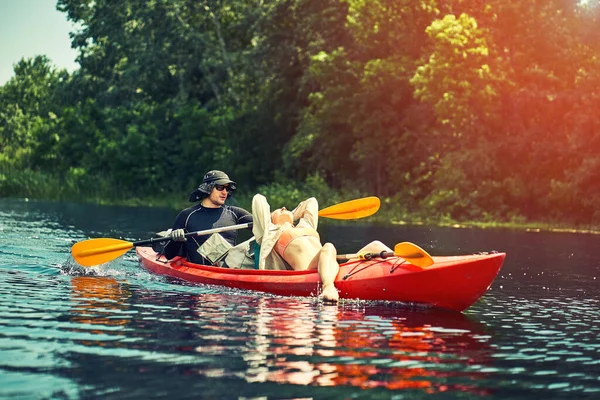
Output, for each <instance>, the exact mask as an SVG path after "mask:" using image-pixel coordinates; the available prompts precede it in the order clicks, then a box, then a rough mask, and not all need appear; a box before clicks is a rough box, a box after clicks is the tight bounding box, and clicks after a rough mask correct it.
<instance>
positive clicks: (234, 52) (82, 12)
mask: <svg viewBox="0 0 600 400" xmlns="http://www.w3.org/2000/svg"><path fill="white" fill-rule="evenodd" d="M57 8H58V10H60V11H61V12H64V13H65V15H66V16H67V17H68V19H69V20H70V21H72V22H73V23H75V26H77V29H76V30H75V31H73V32H72V33H71V41H72V46H73V47H74V48H75V49H77V50H78V54H79V56H78V63H79V65H80V68H79V69H78V70H77V71H75V72H73V73H72V74H69V73H67V72H66V71H64V70H59V69H56V68H55V67H54V66H53V64H52V62H51V60H49V59H48V58H47V57H45V56H43V55H40V56H37V57H34V58H31V59H23V60H21V61H20V62H18V63H17V64H16V65H15V68H14V72H15V74H14V77H12V79H11V80H10V81H9V82H7V83H6V84H5V85H3V86H1V87H0V195H12V194H22V192H23V191H25V192H31V193H33V194H35V190H36V187H39V186H40V184H41V183H40V182H39V180H40V178H39V177H40V176H43V177H52V179H55V182H57V185H59V186H62V187H72V188H75V189H77V190H79V191H80V192H82V193H84V192H85V191H86V190H87V191H90V190H92V189H93V190H92V191H93V193H99V194H100V196H103V195H104V196H121V197H126V196H130V197H145V196H160V195H162V194H166V193H182V192H183V193H187V192H188V191H190V190H191V189H193V188H194V187H195V186H197V185H198V183H199V181H200V179H201V176H202V174H203V173H204V172H205V171H207V170H210V169H222V170H224V171H227V172H228V173H229V174H230V175H231V176H232V177H234V179H235V180H237V181H238V182H239V186H240V188H241V189H243V190H245V191H248V192H252V191H253V190H256V189H257V188H260V187H264V185H273V184H280V183H283V184H287V185H289V187H292V186H293V184H294V183H304V182H315V181H318V182H321V183H322V185H323V186H324V187H326V188H327V189H331V190H332V191H333V192H339V191H344V190H349V191H356V192H360V193H364V194H370V195H377V196H380V197H382V198H384V199H386V202H385V204H387V206H388V207H390V208H391V209H392V210H394V209H396V210H397V212H398V213H401V212H416V213H423V214H427V215H430V216H431V215H433V216H437V217H438V218H452V219H454V220H459V221H460V220H473V219H478V220H494V221H510V220H515V219H525V220H536V221H551V222H559V223H565V224H574V225H598V224H600V113H598V110H599V109H600V40H599V34H598V31H597V29H595V27H596V26H597V23H598V16H599V15H600V11H599V10H600V7H599V5H598V0H593V1H581V0H544V1H529V2H507V1H504V0H489V1H485V2H484V1H479V0H454V1H441V0H417V1H415V0H155V1H151V2H147V1H139V0H120V1H118V2H114V1H108V0H96V1H93V2H90V1H88V0H59V1H58V2H57ZM36 177H38V178H36ZM36 179H37V180H36ZM31 193H29V194H30V195H32V194H31ZM40 195H42V194H40Z"/></svg>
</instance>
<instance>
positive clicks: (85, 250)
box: [71, 238, 133, 267]
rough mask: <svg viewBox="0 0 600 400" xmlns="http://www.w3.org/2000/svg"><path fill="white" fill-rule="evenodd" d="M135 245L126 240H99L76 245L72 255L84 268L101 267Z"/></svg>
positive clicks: (90, 240)
mask: <svg viewBox="0 0 600 400" xmlns="http://www.w3.org/2000/svg"><path fill="white" fill-rule="evenodd" d="M132 247H133V243H131V242H126V241H125V240H119V239H109V238H99V239H89V240H84V241H82V242H78V243H75V244H74V245H73V247H72V248H71V254H72V255H73V258H74V259H75V261H76V262H77V263H78V264H80V265H83V266H84V267H91V266H93V265H100V264H104V263H106V262H109V261H112V260H114V259H115V258H117V257H120V256H122V255H123V254H125V253H127V250H129V249H131V248H132Z"/></svg>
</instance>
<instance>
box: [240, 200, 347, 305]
mask: <svg viewBox="0 0 600 400" xmlns="http://www.w3.org/2000/svg"><path fill="white" fill-rule="evenodd" d="M252 215H253V218H254V224H253V228H252V233H253V234H254V238H255V239H256V243H258V245H259V246H260V253H259V259H258V269H293V270H296V271H302V270H307V269H316V270H318V272H319V276H320V278H321V283H322V285H323V290H322V291H321V297H322V298H323V300H325V301H331V302H337V301H338V299H339V294H338V291H337V289H336V288H335V285H334V283H333V282H334V280H335V277H336V276H337V274H338V271H339V266H338V263H337V261H336V255H337V251H336V249H335V247H334V246H333V244H331V243H326V244H325V245H321V240H320V238H319V233H318V232H317V223H318V218H319V204H318V202H317V199H315V198H314V197H311V198H310V199H308V200H305V201H303V202H301V203H300V204H298V206H297V207H296V208H295V209H294V210H292V211H288V210H287V209H286V208H285V207H282V208H279V209H277V210H275V211H273V212H272V213H271V209H270V206H269V203H268V202H267V199H266V198H265V196H263V195H261V194H257V195H255V196H254V198H253V199H252ZM294 221H298V223H297V224H294Z"/></svg>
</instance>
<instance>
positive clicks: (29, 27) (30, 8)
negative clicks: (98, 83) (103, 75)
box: [0, 0, 79, 85]
mask: <svg viewBox="0 0 600 400" xmlns="http://www.w3.org/2000/svg"><path fill="white" fill-rule="evenodd" d="M56 3H57V1H56V0H0V85H4V84H5V83H6V82H8V80H9V79H10V78H12V77H13V76H14V70H13V65H14V64H16V63H17V62H19V60H21V59H22V58H24V57H25V58H33V57H35V56H36V55H45V56H46V57H48V58H49V59H50V61H52V63H53V64H54V65H55V67H57V68H60V69H62V68H66V69H67V70H68V71H69V72H72V71H74V70H76V69H77V68H79V65H78V64H77V63H76V62H75V58H76V57H77V52H76V51H75V50H73V49H72V48H71V40H70V38H69V32H71V31H72V30H73V25H72V24H71V22H69V21H67V15H66V13H62V12H60V11H58V10H57V9H56Z"/></svg>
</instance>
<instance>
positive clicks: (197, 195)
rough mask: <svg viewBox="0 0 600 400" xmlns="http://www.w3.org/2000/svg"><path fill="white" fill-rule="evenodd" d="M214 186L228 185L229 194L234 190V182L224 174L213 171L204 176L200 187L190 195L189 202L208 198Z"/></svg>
mask: <svg viewBox="0 0 600 400" xmlns="http://www.w3.org/2000/svg"><path fill="white" fill-rule="evenodd" d="M215 185H229V186H230V187H231V190H230V192H229V193H230V194H231V192H232V191H233V190H235V182H234V181H232V180H231V179H229V176H228V175H227V174H226V173H225V172H223V171H219V170H216V169H215V170H212V171H208V172H207V173H206V174H205V175H204V178H203V179H202V183H201V184H200V186H198V188H197V189H196V190H194V191H193V192H192V193H191V194H190V202H191V203H193V202H195V201H198V200H201V199H203V198H205V197H206V196H208V195H209V194H210V192H212V190H213V188H214V187H215Z"/></svg>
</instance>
